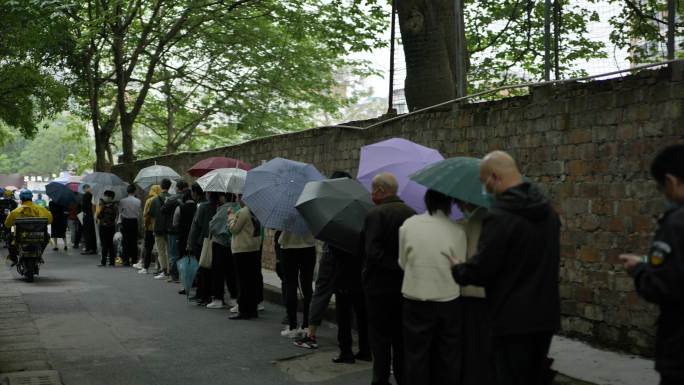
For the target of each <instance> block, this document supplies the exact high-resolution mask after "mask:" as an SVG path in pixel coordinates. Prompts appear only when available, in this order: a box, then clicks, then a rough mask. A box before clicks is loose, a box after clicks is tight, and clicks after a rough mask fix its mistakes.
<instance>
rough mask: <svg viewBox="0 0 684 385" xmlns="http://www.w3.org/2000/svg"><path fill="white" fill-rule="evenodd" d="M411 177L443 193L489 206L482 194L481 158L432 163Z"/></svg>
mask: <svg viewBox="0 0 684 385" xmlns="http://www.w3.org/2000/svg"><path fill="white" fill-rule="evenodd" d="M411 179H412V180H414V181H416V182H417V183H420V184H421V185H423V186H425V187H427V188H429V189H432V190H435V191H439V192H441V193H442V194H445V195H448V196H450V197H454V198H457V199H460V200H462V201H465V202H468V203H472V204H474V205H478V206H482V207H489V202H487V200H486V199H485V198H484V196H483V195H482V183H481V182H480V159H477V158H469V157H456V158H449V159H445V160H443V161H441V162H437V163H434V164H431V165H429V166H427V167H425V168H424V169H422V170H420V171H418V172H416V173H414V174H412V175H411Z"/></svg>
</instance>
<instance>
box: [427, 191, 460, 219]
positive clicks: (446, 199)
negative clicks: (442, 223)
mask: <svg viewBox="0 0 684 385" xmlns="http://www.w3.org/2000/svg"><path fill="white" fill-rule="evenodd" d="M453 203H454V199H453V198H451V197H450V196H447V195H444V194H442V193H441V192H438V191H435V190H427V192H426V193H425V207H426V208H427V210H428V212H429V213H430V215H434V214H435V213H436V212H437V210H442V212H443V213H444V214H446V215H449V214H451V205H452V204H453Z"/></svg>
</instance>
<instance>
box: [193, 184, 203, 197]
mask: <svg viewBox="0 0 684 385" xmlns="http://www.w3.org/2000/svg"><path fill="white" fill-rule="evenodd" d="M190 189H191V190H192V192H194V193H195V194H198V195H202V194H204V190H202V187H200V185H199V183H197V182H195V183H193V184H192V187H190Z"/></svg>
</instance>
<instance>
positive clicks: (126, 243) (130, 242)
mask: <svg viewBox="0 0 684 385" xmlns="http://www.w3.org/2000/svg"><path fill="white" fill-rule="evenodd" d="M121 227H122V229H121V236H122V239H121V242H123V245H122V246H123V256H122V258H121V259H122V260H123V263H124V265H128V264H131V263H136V262H138V220H137V219H136V218H123V219H122V220H121Z"/></svg>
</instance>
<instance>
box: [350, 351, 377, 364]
mask: <svg viewBox="0 0 684 385" xmlns="http://www.w3.org/2000/svg"><path fill="white" fill-rule="evenodd" d="M354 358H355V359H357V360H359V361H365V362H372V361H373V355H372V354H371V353H370V352H358V353H356V354H354Z"/></svg>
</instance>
